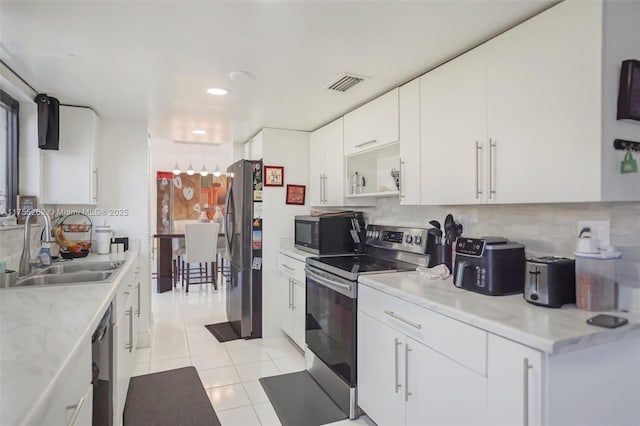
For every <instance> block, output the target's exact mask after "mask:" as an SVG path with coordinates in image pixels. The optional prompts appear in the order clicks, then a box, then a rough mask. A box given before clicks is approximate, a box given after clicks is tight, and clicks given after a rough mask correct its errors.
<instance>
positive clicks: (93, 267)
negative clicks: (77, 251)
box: [34, 261, 124, 275]
mask: <svg viewBox="0 0 640 426" xmlns="http://www.w3.org/2000/svg"><path fill="white" fill-rule="evenodd" d="M123 263H124V262H113V261H101V262H78V263H73V262H69V263H62V264H57V265H52V266H49V267H47V268H44V269H42V270H39V271H37V272H35V273H34V275H54V274H69V273H75V272H102V271H114V270H116V269H118V268H119V267H120V266H121V265H122V264H123Z"/></svg>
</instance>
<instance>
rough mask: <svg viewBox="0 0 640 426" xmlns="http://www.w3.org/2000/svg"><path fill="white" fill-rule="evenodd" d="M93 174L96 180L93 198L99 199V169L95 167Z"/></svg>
mask: <svg viewBox="0 0 640 426" xmlns="http://www.w3.org/2000/svg"><path fill="white" fill-rule="evenodd" d="M93 174H94V175H95V177H96V178H95V180H94V185H95V188H94V191H93V200H94V201H98V169H93Z"/></svg>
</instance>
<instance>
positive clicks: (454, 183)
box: [420, 49, 487, 205]
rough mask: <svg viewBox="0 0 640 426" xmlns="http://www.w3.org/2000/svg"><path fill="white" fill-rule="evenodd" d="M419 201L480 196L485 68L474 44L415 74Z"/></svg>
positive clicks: (465, 200) (471, 199)
mask: <svg viewBox="0 0 640 426" xmlns="http://www.w3.org/2000/svg"><path fill="white" fill-rule="evenodd" d="M420 132H421V140H422V146H421V153H420V158H421V169H422V179H421V183H422V185H421V186H422V188H421V193H422V196H421V198H422V204H429V205H442V204H475V203H484V202H485V201H486V190H485V189H484V187H485V176H486V164H485V153H486V151H487V147H486V133H487V104H486V69H485V61H484V55H483V51H482V50H480V49H475V50H473V51H471V52H469V53H467V54H465V55H463V56H460V57H458V58H456V59H454V60H453V61H451V62H448V63H446V64H444V65H443V66H441V67H439V68H436V69H435V70H433V71H431V72H429V73H427V74H425V75H424V76H422V77H421V78H420Z"/></svg>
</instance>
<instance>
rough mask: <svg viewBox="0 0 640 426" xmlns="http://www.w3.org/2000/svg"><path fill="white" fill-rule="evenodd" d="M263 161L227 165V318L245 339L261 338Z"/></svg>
mask: <svg viewBox="0 0 640 426" xmlns="http://www.w3.org/2000/svg"><path fill="white" fill-rule="evenodd" d="M258 191H260V192H261V191H262V162H261V161H249V160H240V161H238V162H236V163H233V164H232V165H231V166H229V168H227V199H226V203H225V207H226V211H225V230H226V232H225V241H226V248H227V253H228V254H229V261H230V262H229V263H230V269H231V274H230V277H231V279H230V282H229V284H228V286H227V320H228V321H229V323H230V324H231V327H232V328H233V329H234V330H235V332H236V333H237V334H238V335H239V336H240V337H244V338H256V337H262V219H261V218H257V217H256V215H255V207H254V202H255V201H258V200H261V199H262V198H261V195H258Z"/></svg>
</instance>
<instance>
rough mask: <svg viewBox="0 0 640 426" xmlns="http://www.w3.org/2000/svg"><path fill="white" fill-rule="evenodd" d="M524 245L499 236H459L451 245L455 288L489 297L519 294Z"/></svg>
mask: <svg viewBox="0 0 640 426" xmlns="http://www.w3.org/2000/svg"><path fill="white" fill-rule="evenodd" d="M525 265H526V258H525V254H524V245H522V244H519V243H516V242H512V241H509V240H507V239H505V238H500V237H484V238H465V237H459V238H458V239H457V241H456V245H455V260H454V270H453V282H454V284H455V286H456V287H459V288H463V289H465V290H470V291H474V292H476V293H481V294H486V295H489V296H502V295H507V294H516V293H522V290H523V288H524V279H525Z"/></svg>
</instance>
